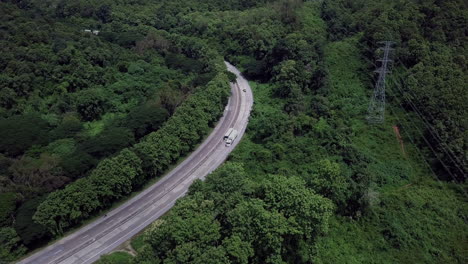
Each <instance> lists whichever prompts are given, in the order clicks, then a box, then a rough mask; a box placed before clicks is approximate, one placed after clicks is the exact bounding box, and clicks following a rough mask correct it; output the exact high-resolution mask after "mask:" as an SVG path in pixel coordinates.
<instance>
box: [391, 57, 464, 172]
mask: <svg viewBox="0 0 468 264" xmlns="http://www.w3.org/2000/svg"><path fill="white" fill-rule="evenodd" d="M398 61H399V62H400V65H401V66H402V67H403V68H404V69H406V70H407V71H408V72H409V69H408V68H407V67H406V66H405V65H404V64H403V62H401V60H399V59H398ZM400 80H401V81H403V80H402V79H401V78H400ZM414 80H415V81H416V82H417V84H418V85H420V83H419V81H418V80H417V79H416V78H414ZM403 82H404V81H403ZM405 84H406V86H408V84H407V83H406V82H405ZM403 92H407V93H411V96H412V98H413V99H415V98H417V96H416V95H415V93H414V92H413V91H412V90H410V89H406V90H405V91H402V93H403ZM413 105H414V107H415V108H416V109H415V110H416V111H418V112H419V113H421V112H422V111H420V110H419V108H418V107H417V106H416V104H414V103H413ZM426 112H427V114H428V115H429V116H430V117H431V119H432V120H437V119H436V118H434V116H433V115H432V114H431V113H430V112H429V111H426ZM426 112H425V113H426ZM421 118H422V119H423V120H424V123H425V124H426V126H427V128H428V129H429V132H430V133H431V134H432V136H433V138H434V139H435V140H437V141H438V142H439V144H440V145H442V146H441V147H442V148H446V149H448V151H449V152H450V154H451V155H449V154H448V153H447V155H448V156H451V157H450V158H451V159H452V160H453V158H454V159H456V160H457V162H458V163H456V162H454V163H455V164H458V165H460V166H461V167H463V169H464V171H466V164H465V162H464V161H461V160H460V159H459V158H458V156H457V155H456V154H455V153H454V151H453V150H452V149H451V148H450V147H449V146H448V145H447V143H446V142H445V141H444V140H443V139H442V137H441V136H440V134H439V133H438V132H437V130H436V129H435V128H434V127H433V126H432V125H431V124H430V122H429V121H428V120H427V119H426V118H425V117H424V115H422V116H421ZM446 149H444V150H445V151H447V150H446ZM452 157H453V158H452Z"/></svg>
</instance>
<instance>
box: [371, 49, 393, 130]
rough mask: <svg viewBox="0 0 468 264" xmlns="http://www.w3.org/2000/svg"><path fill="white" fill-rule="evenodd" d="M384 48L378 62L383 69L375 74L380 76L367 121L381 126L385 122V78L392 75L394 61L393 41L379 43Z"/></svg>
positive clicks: (379, 69)
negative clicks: (391, 69) (388, 74)
mask: <svg viewBox="0 0 468 264" xmlns="http://www.w3.org/2000/svg"><path fill="white" fill-rule="evenodd" d="M379 44H382V45H383V47H381V48H379V49H380V50H383V56H382V58H381V59H379V60H377V61H378V62H380V63H381V67H380V68H378V69H377V70H375V71H374V72H376V73H378V74H379V77H378V79H377V83H376V84H375V88H374V95H373V96H372V98H371V101H370V104H369V108H368V109H367V121H368V122H369V123H373V124H380V123H382V122H383V121H384V120H385V77H386V75H387V73H390V70H389V69H390V68H391V65H392V62H393V60H392V59H391V57H392V55H393V50H394V49H393V48H392V46H393V45H394V42H393V41H382V42H379Z"/></svg>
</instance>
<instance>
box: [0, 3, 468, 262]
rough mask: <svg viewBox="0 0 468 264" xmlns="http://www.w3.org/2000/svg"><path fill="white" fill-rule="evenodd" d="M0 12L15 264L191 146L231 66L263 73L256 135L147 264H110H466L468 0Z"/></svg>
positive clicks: (210, 118) (192, 200)
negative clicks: (386, 74) (378, 105)
mask: <svg viewBox="0 0 468 264" xmlns="http://www.w3.org/2000/svg"><path fill="white" fill-rule="evenodd" d="M1 7H2V11H3V10H7V12H4V13H5V16H3V17H2V18H1V19H3V20H4V21H5V23H3V21H2V23H3V24H5V25H7V26H4V27H2V28H1V31H0V32H1V34H2V36H6V37H8V38H2V41H3V39H5V40H4V41H3V42H5V47H8V50H11V51H12V52H6V51H5V52H3V53H8V54H6V55H4V58H2V59H1V60H0V62H1V63H0V66H1V67H3V68H2V69H5V70H4V71H3V72H2V74H1V75H0V76H1V78H2V80H5V81H2V82H1V83H2V84H1V85H4V86H5V87H3V86H2V90H1V92H2V96H1V99H0V100H2V102H1V106H2V110H1V114H2V117H3V119H1V120H0V128H1V131H9V132H8V133H9V134H14V136H12V137H7V138H3V139H1V142H0V148H1V150H2V153H3V155H2V156H0V163H1V164H2V165H1V166H0V169H1V170H0V175H4V176H2V177H1V178H0V179H1V182H0V183H1V184H2V185H0V187H1V188H3V189H2V193H1V194H0V195H1V196H0V198H1V199H0V223H1V224H2V228H1V229H0V240H1V241H2V244H5V245H6V247H4V248H2V250H1V251H0V254H1V257H3V258H5V259H14V258H16V257H18V256H20V255H21V254H24V252H25V251H26V248H25V246H26V247H28V248H33V247H35V246H37V245H36V242H35V241H39V240H41V239H47V238H51V237H59V236H61V235H62V233H63V232H65V231H66V230H68V229H69V228H72V227H73V226H76V225H79V224H80V223H82V222H83V221H85V220H86V219H88V218H89V217H91V216H93V215H96V214H99V212H100V211H101V210H105V209H106V208H108V207H109V206H110V205H112V203H114V202H116V201H118V200H119V199H121V198H122V197H125V196H126V195H128V194H129V193H130V192H132V191H134V190H138V189H139V188H141V186H142V185H143V184H144V183H145V182H147V181H148V180H149V179H151V178H155V177H158V176H160V175H161V174H162V173H163V172H164V171H165V170H166V169H167V168H168V166H169V165H170V164H172V163H174V162H175V161H176V160H177V159H178V158H179V157H180V156H183V155H184V154H187V153H188V152H189V151H190V150H192V149H193V147H194V146H195V145H196V144H197V143H198V142H199V141H200V140H201V138H202V137H203V135H205V134H206V133H207V131H208V130H209V128H210V126H212V125H213V124H214V123H215V122H216V120H217V118H218V117H219V115H220V114H221V112H222V109H223V107H224V105H225V103H226V99H227V96H228V93H227V87H228V86H227V83H228V82H229V81H232V79H233V78H232V76H229V75H227V74H225V70H224V66H223V65H222V64H221V57H220V55H221V54H222V55H223V56H224V57H225V59H227V60H229V61H230V62H232V63H233V64H234V65H236V66H238V67H239V68H240V69H241V70H242V71H243V73H244V75H245V76H246V77H248V78H249V79H250V80H252V82H251V86H252V88H253V92H254V96H255V104H254V108H253V111H252V116H251V118H250V122H249V126H248V129H247V134H246V135H245V136H244V138H243V139H242V142H241V144H239V146H238V147H237V148H236V150H235V151H234V152H233V153H232V154H231V156H230V157H229V160H228V162H227V163H226V164H225V165H223V166H222V167H221V168H219V169H218V170H217V171H215V172H214V173H213V174H211V175H209V176H208V177H207V179H206V181H204V182H202V181H197V182H195V183H194V184H193V186H192V187H191V188H190V191H189V194H188V195H187V196H186V197H184V198H182V199H180V200H179V201H178V202H177V203H176V205H175V206H174V208H173V209H172V210H171V211H169V213H168V214H167V215H165V216H164V217H162V218H161V219H159V220H158V221H156V222H155V223H153V224H152V225H151V226H150V227H149V229H148V230H147V231H146V232H145V234H143V238H142V239H141V238H140V239H139V240H138V241H139V244H140V245H139V246H138V255H137V256H136V257H135V258H132V259H131V260H128V256H126V257H125V260H123V258H118V257H116V256H112V255H111V256H107V257H104V258H103V259H102V262H104V263H117V262H118V261H125V262H128V261H130V262H133V263H420V262H423V263H464V262H466V259H467V254H466V252H468V248H467V246H466V245H468V243H467V242H468V239H467V238H468V234H467V232H466V228H465V227H466V216H465V214H466V212H467V210H468V208H467V206H466V204H467V203H466V196H465V193H466V183H465V180H466V179H465V173H464V171H466V169H465V167H466V165H465V164H466V158H467V157H468V156H467V154H466V150H467V146H466V144H467V134H466V131H467V127H466V125H467V124H468V122H467V119H466V118H467V116H466V113H465V112H466V111H465V110H464V109H465V107H464V103H465V102H466V101H467V99H468V98H467V97H468V93H467V92H466V89H465V86H466V85H465V84H466V83H468V82H467V76H468V74H467V67H466V58H465V57H466V44H467V39H466V28H468V22H467V19H468V13H467V6H466V3H465V2H464V1H461V0H447V1H436V0H431V1H417V0H398V1H388V0H375V1H361V0H358V1H355V0H352V1H351V0H336V1H327V0H324V1H301V0H264V1H251V0H241V1H235V0H227V1H226V0H225V1H221V0H205V1H202V0H189V1H185V0H184V1H183V0H178V1H173V0H163V1H150V0H132V1H127V0H119V1H110V0H104V1H97V0H80V1H63V0H48V1H38V0H16V1H10V4H7V3H2V4H1ZM3 24H2V25H3ZM22 24H24V25H23V26H21V27H20V28H21V31H19V30H20V29H18V30H17V31H15V32H19V33H12V32H13V30H9V29H10V28H15V27H16V26H18V27H19V25H22ZM33 28H34V29H35V30H32V29H33ZM85 28H89V29H98V30H100V32H99V35H97V36H95V35H92V34H89V33H87V32H86V33H85V32H83V31H82V30H83V29H85ZM38 29H39V30H38ZM10 31H11V32H10ZM42 31H44V32H43V33H42V34H36V33H38V32H39V33H40V32H42ZM25 36H27V37H25ZM9 39H11V43H10V41H9ZM382 40H393V41H395V42H396V46H395V47H396V54H395V58H397V60H396V61H395V63H394V67H393V73H392V75H391V79H389V85H388V89H387V90H388V104H387V106H388V107H387V109H388V111H387V113H386V121H385V123H383V124H381V125H374V126H371V125H369V124H368V123H367V122H366V120H365V116H366V111H367V105H368V102H369V98H370V96H371V93H372V88H373V83H374V80H373V75H372V71H373V70H374V69H375V65H373V63H374V62H376V59H377V58H378V56H379V53H378V51H377V48H378V41H382ZM3 42H2V43H3ZM64 42H65V44H64ZM31 47H37V48H41V49H43V50H44V51H40V52H34V49H33V48H31ZM3 50H6V49H2V51H3ZM96 50H97V51H100V50H102V51H101V52H95V51H96ZM24 54H27V55H28V56H24ZM40 54H48V55H47V56H43V57H41V56H40ZM12 56H13V57H12ZM14 56H23V57H24V58H23V57H18V59H15V58H16V57H14ZM35 56H37V57H39V58H40V59H38V58H36V57H35ZM40 63H43V64H40ZM36 65H44V67H38V66H36ZM77 67H80V68H78V69H80V70H79V71H77V72H76V73H74V71H73V69H75V68H77ZM31 71H32V72H33V73H31ZM393 80H394V81H393ZM58 95H60V96H58ZM420 115H421V116H422V117H423V119H421V118H420ZM31 123H34V124H36V126H34V127H31V126H29V125H28V124H31ZM12 124H15V126H13V125H12ZM394 127H397V128H399V131H400V132H401V137H402V138H401V140H402V143H403V145H400V142H399V139H398V137H397V135H396V134H395V128H394ZM156 130H157V131H156ZM153 131H155V132H153ZM106 135H112V137H110V138H106ZM426 141H427V142H426ZM427 143H428V144H427ZM402 146H403V148H402ZM429 146H430V147H432V148H433V150H432V149H431V148H430V147H429ZM58 168H59V169H58ZM30 175H34V176H33V177H30V178H28V177H29V176H30ZM85 175H86V177H83V176H85ZM22 181H24V182H22ZM70 182H72V183H70ZM26 183H28V184H26ZM67 183H68V184H67ZM4 186H6V187H5V188H4ZM56 189H59V190H58V191H54V192H52V193H51V194H49V195H48V196H47V197H41V198H37V199H36V200H28V199H29V197H30V198H31V199H32V198H34V197H36V196H37V195H31V196H27V195H29V193H35V192H36V193H41V192H44V190H46V191H47V192H50V191H53V190H56ZM36 208H37V209H36ZM141 244H143V245H141ZM116 259H122V260H116Z"/></svg>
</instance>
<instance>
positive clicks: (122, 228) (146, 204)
mask: <svg viewBox="0 0 468 264" xmlns="http://www.w3.org/2000/svg"><path fill="white" fill-rule="evenodd" d="M226 66H227V68H228V70H229V71H231V72H233V73H235V74H236V75H237V83H236V84H231V91H232V95H231V97H230V98H229V102H228V104H227V106H226V109H225V111H224V115H223V117H222V118H221V119H220V120H219V122H218V124H217V125H216V127H215V128H214V130H213V132H212V133H211V134H210V135H209V136H208V138H207V139H206V140H205V141H204V142H203V143H202V144H201V145H200V146H199V147H198V148H197V149H196V150H195V151H194V152H193V153H192V154H191V155H190V156H189V157H187V158H186V159H185V160H184V162H182V163H181V164H179V166H177V167H176V168H175V169H173V170H172V171H171V172H169V173H168V174H167V175H166V176H164V177H163V178H162V179H161V180H159V181H158V182H157V183H155V184H154V185H152V186H151V187H149V188H148V189H146V190H145V191H143V192H142V193H140V194H139V195H137V196H135V197H134V198H132V199H130V200H129V201H127V202H125V203H124V204H123V205H121V206H119V207H118V208H116V209H114V210H112V211H111V212H109V213H108V214H107V216H105V217H101V218H99V219H97V220H96V221H94V222H92V223H90V224H88V225H86V226H84V227H82V228H80V229H79V230H77V231H76V232H74V233H72V234H70V235H68V236H66V237H64V238H62V239H61V240H59V241H57V242H55V243H54V244H52V245H50V246H47V247H46V248H44V249H42V250H40V251H38V252H37V253H35V254H33V255H31V256H29V257H28V258H26V259H24V260H22V261H21V262H19V263H34V264H46V263H47V264H51V263H61V264H66V263H67V264H68V263H93V262H94V261H96V260H97V259H99V257H100V256H101V255H104V254H107V253H109V252H111V251H112V250H113V249H115V248H116V247H118V246H119V245H120V244H122V243H123V242H125V241H127V240H128V239H130V238H131V237H133V236H134V235H135V234H137V233H138V232H140V231H141V230H142V229H143V228H145V227H146V226H148V225H149V224H151V223H152V222H153V221H155V220H156V219H158V218H159V217H161V216H162V215H163V214H164V213H166V212H167V211H168V210H169V209H170V208H171V207H172V206H173V205H174V203H175V202H176V200H177V199H178V198H180V197H182V196H183V195H184V194H185V193H186V192H187V190H188V188H189V186H190V185H191V183H192V182H193V181H194V180H195V179H204V178H205V177H206V175H208V174H209V173H211V172H212V171H213V170H215V169H216V168H217V167H219V166H220V165H221V164H222V163H223V162H224V161H225V160H226V158H227V156H228V155H229V153H230V152H231V151H232V150H233V149H234V148H235V146H236V145H237V144H238V143H239V141H240V139H241V137H242V136H243V134H244V132H245V129H246V127H247V123H248V120H249V115H250V110H251V108H252V104H253V95H252V91H251V89H250V86H249V84H248V82H247V80H245V79H244V78H243V77H242V76H241V75H240V73H239V71H238V70H237V69H236V68H235V67H234V66H232V65H231V64H229V63H227V62H226ZM244 89H245V92H244V91H243V90H244ZM231 127H233V128H234V129H237V130H238V131H239V136H238V138H237V140H236V141H235V142H234V143H233V145H232V146H231V147H226V146H225V144H224V141H223V136H224V134H225V133H226V132H227V130H228V129H229V128H231Z"/></svg>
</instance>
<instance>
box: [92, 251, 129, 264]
mask: <svg viewBox="0 0 468 264" xmlns="http://www.w3.org/2000/svg"><path fill="white" fill-rule="evenodd" d="M132 258H133V256H132V255H130V254H128V253H125V252H121V251H118V252H114V253H111V254H109V255H104V256H102V257H101V258H100V259H99V260H98V261H96V262H94V263H95V264H129V263H131V261H132Z"/></svg>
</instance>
